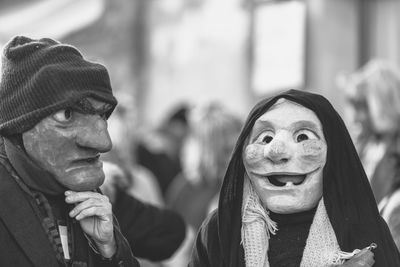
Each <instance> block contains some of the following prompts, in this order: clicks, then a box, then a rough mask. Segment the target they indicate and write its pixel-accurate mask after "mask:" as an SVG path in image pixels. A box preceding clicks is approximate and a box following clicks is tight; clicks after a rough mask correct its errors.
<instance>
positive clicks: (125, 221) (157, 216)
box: [114, 192, 186, 261]
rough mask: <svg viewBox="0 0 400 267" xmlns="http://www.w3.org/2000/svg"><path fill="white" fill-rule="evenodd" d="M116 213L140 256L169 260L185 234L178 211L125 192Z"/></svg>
mask: <svg viewBox="0 0 400 267" xmlns="http://www.w3.org/2000/svg"><path fill="white" fill-rule="evenodd" d="M114 213H115V216H116V217H117V219H118V221H119V223H120V226H121V232H122V233H123V235H124V236H125V237H126V239H127V240H128V242H129V244H130V246H131V248H132V252H133V254H134V255H135V256H136V257H139V258H144V259H148V260H151V261H161V260H164V259H167V258H169V257H171V256H172V254H173V253H174V252H175V251H176V250H177V249H178V248H179V246H180V245H181V244H182V242H183V240H184V238H185V235H186V226H185V223H184V221H183V219H182V218H181V217H180V216H179V215H178V214H177V213H175V212H173V211H170V210H167V209H161V208H158V207H155V206H152V205H149V204H145V203H142V202H141V201H139V200H137V199H136V198H134V197H132V196H130V195H128V194H127V193H125V192H119V193H118V198H117V202H116V204H115V205H114Z"/></svg>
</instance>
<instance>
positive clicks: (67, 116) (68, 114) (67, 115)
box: [53, 108, 73, 122]
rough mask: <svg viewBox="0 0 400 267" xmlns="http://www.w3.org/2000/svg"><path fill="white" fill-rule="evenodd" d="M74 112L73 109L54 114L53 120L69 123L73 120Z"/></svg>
mask: <svg viewBox="0 0 400 267" xmlns="http://www.w3.org/2000/svg"><path fill="white" fill-rule="evenodd" d="M72 115H73V111H72V109H69V108H67V109H62V110H60V111H58V112H56V113H54V114H53V118H54V119H55V120H56V121H58V122H68V121H70V120H71V119H72Z"/></svg>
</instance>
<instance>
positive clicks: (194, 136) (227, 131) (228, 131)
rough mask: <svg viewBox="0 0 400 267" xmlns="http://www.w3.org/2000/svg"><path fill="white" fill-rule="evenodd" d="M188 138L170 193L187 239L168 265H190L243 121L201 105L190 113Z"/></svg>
mask: <svg viewBox="0 0 400 267" xmlns="http://www.w3.org/2000/svg"><path fill="white" fill-rule="evenodd" d="M188 126H189V129H188V135H187V137H186V139H185V141H184V145H183V149H182V157H181V160H182V169H183V170H182V172H181V173H180V174H179V175H178V176H177V177H176V178H175V179H174V180H173V182H172V183H171V185H170V187H169V188H168V191H167V193H166V205H167V206H168V207H169V208H172V209H173V210H175V211H176V212H178V213H179V214H180V215H181V216H183V218H184V220H185V222H186V223H187V230H186V240H185V242H184V244H183V245H182V246H181V248H180V249H179V251H178V253H177V256H176V258H175V259H174V260H172V261H170V262H168V264H167V265H166V266H171V267H172V266H173V267H177V266H178V267H179V266H182V267H183V266H186V265H187V261H188V258H189V256H190V252H191V250H192V247H193V242H194V239H195V235H196V232H197V230H198V229H199V227H200V225H201V223H202V222H203V220H204V219H205V218H206V216H207V214H208V213H209V212H210V210H211V209H214V208H216V206H217V202H218V195H219V194H218V193H219V189H220V186H221V182H222V179H223V175H224V173H225V170H226V167H227V164H228V160H229V156H230V155H231V152H232V150H233V147H234V144H235V141H236V139H237V137H238V134H239V131H240V128H241V126H242V123H241V121H240V120H239V119H238V118H237V117H236V116H234V115H233V114H231V113H230V112H228V110H226V109H225V108H224V107H222V106H221V105H219V104H217V103H209V104H205V105H199V106H198V107H196V108H194V109H191V110H190V111H189V112H188Z"/></svg>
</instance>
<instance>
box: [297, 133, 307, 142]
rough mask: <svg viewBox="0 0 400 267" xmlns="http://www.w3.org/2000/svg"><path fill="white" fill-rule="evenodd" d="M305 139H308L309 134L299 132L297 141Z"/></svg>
mask: <svg viewBox="0 0 400 267" xmlns="http://www.w3.org/2000/svg"><path fill="white" fill-rule="evenodd" d="M305 140H308V136H307V135H306V134H299V135H298V136H297V137H296V141H297V142H301V141H305Z"/></svg>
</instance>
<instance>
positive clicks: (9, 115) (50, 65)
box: [0, 36, 117, 136]
mask: <svg viewBox="0 0 400 267" xmlns="http://www.w3.org/2000/svg"><path fill="white" fill-rule="evenodd" d="M85 97H93V98H95V99H97V100H99V101H102V102H105V103H108V104H111V105H112V106H113V107H115V105H116V104H117V100H116V99H115V97H114V96H113V94H112V89H111V84H110V78H109V76H108V72H107V70H106V68H105V67H104V66H103V65H100V64H97V63H93V62H89V61H87V60H85V59H84V58H83V56H82V55H81V53H80V52H79V51H78V50H77V49H76V48H75V47H73V46H71V45H65V44H61V43H59V42H57V41H55V40H52V39H48V38H43V39H40V40H33V39H30V38H28V37H24V36H17V37H14V38H13V39H12V40H11V41H9V42H8V43H7V44H6V46H5V47H4V50H3V54H2V72H1V80H0V134H1V135H4V136H8V135H13V134H17V133H23V132H25V131H27V130H29V129H31V128H32V127H34V126H35V125H36V124H37V123H38V122H40V121H41V120H42V119H44V118H45V117H47V116H49V115H51V114H53V113H54V112H56V111H59V110H61V109H65V108H67V107H71V106H72V105H73V104H75V103H76V102H77V101H79V100H81V99H82V98H85ZM112 110H113V108H112V109H111V110H110V111H109V114H107V115H108V116H109V115H111V112H112Z"/></svg>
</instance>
